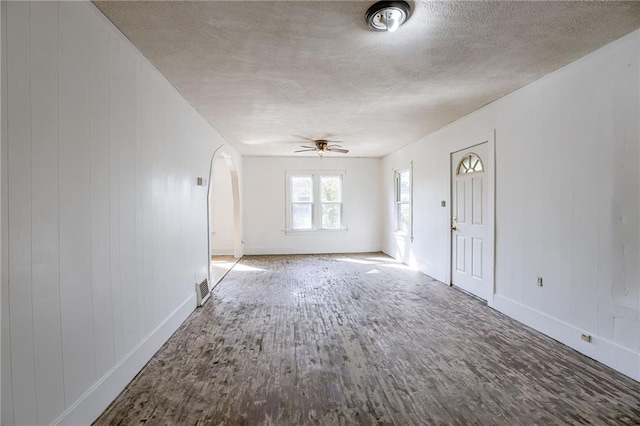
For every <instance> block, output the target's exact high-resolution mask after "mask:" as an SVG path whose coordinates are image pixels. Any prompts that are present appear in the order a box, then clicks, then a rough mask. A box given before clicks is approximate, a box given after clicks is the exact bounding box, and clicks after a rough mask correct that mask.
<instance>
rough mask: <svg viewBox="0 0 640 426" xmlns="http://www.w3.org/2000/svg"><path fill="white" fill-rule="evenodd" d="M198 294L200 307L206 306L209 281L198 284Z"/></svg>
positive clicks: (208, 294) (205, 280)
mask: <svg viewBox="0 0 640 426" xmlns="http://www.w3.org/2000/svg"><path fill="white" fill-rule="evenodd" d="M196 293H197V294H198V306H202V305H204V302H206V301H207V299H208V298H209V296H210V295H211V294H210V293H209V281H208V280H207V279H206V278H205V279H204V280H203V281H202V282H201V283H199V284H198V283H196Z"/></svg>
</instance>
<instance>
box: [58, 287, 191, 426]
mask: <svg viewBox="0 0 640 426" xmlns="http://www.w3.org/2000/svg"><path fill="white" fill-rule="evenodd" d="M195 308H196V295H195V292H194V293H193V294H192V295H191V296H189V298H187V299H186V300H185V301H184V302H182V304H181V305H180V306H179V307H178V308H177V309H176V310H175V311H173V312H172V313H171V314H170V315H169V316H168V317H167V318H166V319H165V320H164V321H163V322H162V323H161V324H160V325H159V326H158V327H156V329H155V330H153V331H152V332H151V333H150V334H149V335H148V336H147V337H145V338H144V339H142V341H140V343H138V345H137V346H136V347H135V348H133V349H132V350H131V351H130V352H129V353H128V354H127V355H125V356H124V357H123V358H122V359H121V360H120V361H119V362H118V363H117V364H116V365H115V366H114V367H113V368H112V369H111V370H109V371H108V372H107V374H105V375H104V376H103V377H102V378H100V379H99V380H98V381H97V382H96V383H95V384H94V385H93V386H91V388H89V390H88V391H87V392H85V393H84V395H82V396H81V397H80V399H78V400H77V401H76V402H74V403H73V404H72V405H71V406H70V407H69V408H67V409H66V410H65V412H64V413H62V415H61V416H60V417H58V418H57V419H56V420H55V421H54V422H53V424H54V425H58V424H61V425H80V424H86V425H88V424H91V423H92V422H93V421H94V420H95V419H96V418H98V416H100V414H102V412H103V411H104V410H105V408H107V407H108V406H109V404H110V403H111V402H112V401H113V400H114V399H115V398H116V397H117V396H118V394H119V393H120V392H121V391H122V390H123V389H124V388H125V386H127V384H128V383H129V382H130V381H131V380H132V379H133V378H134V377H135V375H136V374H138V372H139V371H140V370H141V369H142V367H144V366H145V364H146V363H147V362H148V361H149V360H150V359H151V357H152V356H153V355H154V354H155V353H156V352H157V351H158V349H160V347H161V346H162V345H163V344H164V343H165V342H166V341H167V340H168V339H169V337H171V335H172V334H173V333H174V332H175V331H176V330H177V329H178V327H180V325H181V324H182V323H183V322H184V321H185V320H186V319H187V317H188V316H189V314H191V312H193V310H194V309H195Z"/></svg>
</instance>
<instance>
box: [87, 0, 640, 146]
mask: <svg viewBox="0 0 640 426" xmlns="http://www.w3.org/2000/svg"><path fill="white" fill-rule="evenodd" d="M94 3H95V4H96V5H97V6H98V8H100V9H101V10H102V12H103V13H104V14H105V15H106V16H107V17H108V18H109V19H110V20H111V21H112V22H113V23H114V24H115V25H116V26H117V27H118V28H119V29H120V30H121V31H122V32H123V33H124V34H125V36H126V37H128V38H129V40H131V42H133V44H134V45H135V46H136V47H137V48H138V49H139V50H140V51H141V52H142V53H143V54H144V55H145V56H146V57H147V58H148V59H149V60H150V61H151V62H152V63H153V64H154V65H155V66H156V67H157V68H158V69H159V70H160V71H161V72H162V73H163V74H164V75H165V76H166V77H167V78H168V79H169V81H171V83H172V84H173V85H174V86H176V87H177V88H178V90H179V91H180V92H181V93H182V94H183V95H184V96H185V97H186V98H187V99H188V100H189V102H191V104H192V105H193V106H194V107H195V108H196V109H197V110H198V111H199V112H200V113H201V114H202V115H203V116H204V117H205V118H206V119H207V120H208V121H209V122H210V123H211V124H212V125H213V126H214V127H215V128H216V129H218V131H219V132H220V133H221V134H222V135H223V136H224V137H225V138H226V139H227V140H228V141H229V142H230V143H231V144H232V145H233V146H234V147H235V148H236V149H238V151H240V152H241V153H242V154H244V155H292V153H293V151H294V150H295V149H296V148H297V147H298V145H299V143H300V142H302V141H301V140H300V139H299V138H297V136H296V135H299V136H305V137H311V138H319V137H323V136H329V137H331V138H333V139H339V140H341V141H343V144H342V145H343V147H345V148H347V149H349V150H350V151H351V152H350V153H349V154H347V155H348V156H374V157H378V156H382V155H385V154H387V153H389V152H392V151H394V150H396V149H398V148H400V147H401V146H404V145H406V144H408V143H411V142H413V141H415V140H417V139H419V138H420V137H422V136H425V135H427V134H428V133H430V132H432V131H434V130H436V129H438V128H440V127H442V126H444V125H446V124H448V123H450V122H452V121H454V120H456V119H458V118H460V117H462V116H464V115H466V114H468V113H470V112H472V111H474V110H476V109H478V108H480V107H481V106H483V105H485V104H487V103H489V102H491V101H493V100H495V99H498V98H500V97H501V96H504V95H505V94H507V93H509V92H511V91H513V90H515V89H517V88H519V87H522V86H524V85H525V84H527V83H529V82H531V81H533V80H535V79H537V78H539V77H541V76H543V75H545V74H547V73H549V72H551V71H554V70H556V69H558V68H560V67H561V66H563V65H565V64H568V63H569V62H571V61H573V60H575V59H577V58H579V57H581V56H584V55H585V54H587V53H589V52H591V51H593V50H596V49H597V48H599V47H601V46H603V45H605V44H607V43H609V42H611V41H613V40H615V39H617V38H619V37H621V36H623V35H625V34H627V33H630V32H632V31H633V30H635V29H637V28H639V27H640V2H636V1H629V2H614V1H605V2H581V1H570V2H557V1H550V2H524V1H504V2H495V1H492V2H485V1H469V2H455V1H446V2H415V3H412V6H413V14H412V16H411V17H410V19H409V20H408V21H407V23H406V24H405V25H404V26H402V27H401V28H400V29H399V30H398V31H397V32H395V33H380V32H373V31H370V30H368V29H367V26H366V24H365V22H364V14H365V12H366V10H367V8H368V7H369V6H370V5H371V4H372V3H373V1H369V2H361V1H335V2H332V1H299V2H296V1H254V2H250V1H209V2H206V1H205V2H167V1H150V2H143V1H133V2H120V1H114V2H111V1H106V2H105V1H97V2H94ZM297 155H309V154H297ZM311 155H313V154H311ZM333 155H339V154H333Z"/></svg>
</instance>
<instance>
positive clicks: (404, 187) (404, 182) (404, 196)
mask: <svg viewBox="0 0 640 426" xmlns="http://www.w3.org/2000/svg"><path fill="white" fill-rule="evenodd" d="M398 177H399V179H398V180H399V186H400V187H399V188H398V189H399V191H400V200H399V201H409V200H410V199H411V190H410V187H409V170H405V171H403V172H400V173H398Z"/></svg>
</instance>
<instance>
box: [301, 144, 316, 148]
mask: <svg viewBox="0 0 640 426" xmlns="http://www.w3.org/2000/svg"><path fill="white" fill-rule="evenodd" d="M300 146H301V147H303V148H311V149H316V147H315V146H307V145H300Z"/></svg>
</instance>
